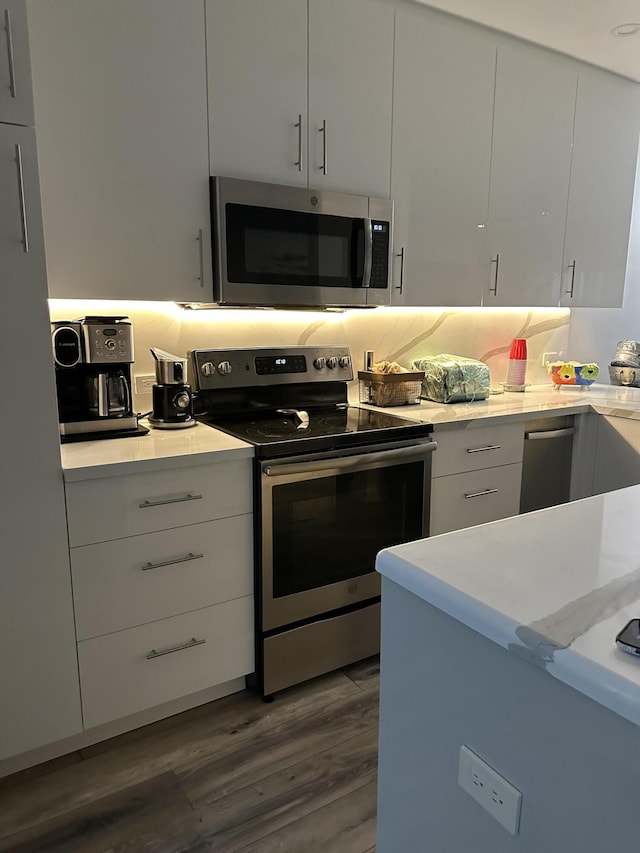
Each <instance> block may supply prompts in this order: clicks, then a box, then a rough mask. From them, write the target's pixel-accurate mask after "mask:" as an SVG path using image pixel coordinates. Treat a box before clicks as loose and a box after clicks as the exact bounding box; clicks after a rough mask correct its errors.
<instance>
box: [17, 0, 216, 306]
mask: <svg viewBox="0 0 640 853" xmlns="http://www.w3.org/2000/svg"><path fill="white" fill-rule="evenodd" d="M29 27H30V37H31V58H32V70H33V81H34V101H35V108H36V119H37V124H38V145H39V150H40V171H41V176H42V208H43V216H44V230H45V241H46V249H47V269H48V275H49V292H50V295H51V296H57V297H80V298H113V299H116V298H117V299H175V300H178V301H211V299H212V298H213V291H212V283H211V259H210V235H209V218H210V214H209V181H208V175H209V156H208V139H207V112H206V110H207V107H206V104H207V91H206V87H207V80H206V55H205V37H204V6H203V2H202V0H181V2H180V3H175V2H173V0H136V2H135V3H131V2H130V1H129V0H108V2H104V0H56V2H55V3H51V2H50V0H30V3H29Z"/></svg>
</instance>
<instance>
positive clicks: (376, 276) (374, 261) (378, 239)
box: [369, 219, 390, 288]
mask: <svg viewBox="0 0 640 853" xmlns="http://www.w3.org/2000/svg"><path fill="white" fill-rule="evenodd" d="M389 230H390V224H389V222H383V221H381V220H379V219H373V220H372V222H371V279H370V280H369V287H373V288H376V287H377V288H385V287H387V286H388V284H389Z"/></svg>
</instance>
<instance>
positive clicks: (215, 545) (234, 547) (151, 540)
mask: <svg viewBox="0 0 640 853" xmlns="http://www.w3.org/2000/svg"><path fill="white" fill-rule="evenodd" d="M71 568H72V572H73V597H74V602H75V614H76V626H77V633H78V639H79V640H86V639H88V638H89V637H96V636H98V635H100V634H107V633H109V632H112V631H120V630H123V629H125V628H131V627H133V626H134V625H142V624H145V623H146V622H152V621H154V620H157V619H163V618H165V617H168V616H175V615H178V614H180V613H186V612H187V611H189V610H196V609H197V608H199V607H203V606H205V605H207V604H218V603H220V602H223V601H229V600H230V599H233V598H241V597H242V596H245V595H251V594H252V593H253V516H252V515H238V516H234V517H233V518H224V519H219V520H217V521H209V522H204V523H202V524H191V525H189V526H187V527H178V528H176V529H174V530H162V531H159V532H158V533H148V534H146V535H143V536H130V537H129V538H127V539H119V540H116V541H115V542H102V543H99V544H97V545H85V546H84V547H81V548H72V550H71Z"/></svg>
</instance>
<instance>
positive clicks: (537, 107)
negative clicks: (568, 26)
mask: <svg viewBox="0 0 640 853" xmlns="http://www.w3.org/2000/svg"><path fill="white" fill-rule="evenodd" d="M576 83H577V72H576V64H575V63H569V62H568V61H562V60H560V59H557V58H556V57H554V56H553V55H552V54H550V53H548V52H546V51H541V50H539V49H536V48H534V47H529V46H528V45H525V44H522V43H516V42H508V43H506V42H505V43H504V44H501V45H500V46H499V49H498V66H497V76H496V97H495V110H494V124H493V149H492V158H491V189H490V197H489V230H488V234H489V244H490V259H491V268H490V271H488V274H487V283H486V286H485V291H484V292H485V296H484V300H483V302H484V304H485V305H489V306H494V305H533V306H535V305H557V304H558V301H559V298H560V275H561V270H562V252H563V246H564V231H565V222H566V209H567V194H568V191H569V170H570V161H571V143H572V137H573V119H574V110H575V98H576Z"/></svg>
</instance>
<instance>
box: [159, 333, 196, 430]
mask: <svg viewBox="0 0 640 853" xmlns="http://www.w3.org/2000/svg"><path fill="white" fill-rule="evenodd" d="M151 355H152V356H153V357H154V359H155V360H156V384H155V385H154V386H153V414H152V415H151V416H150V417H149V423H150V424H151V426H153V427H157V428H159V429H183V428H184V427H191V426H195V424H196V421H195V419H194V417H193V408H192V403H191V401H192V398H193V395H192V394H191V386H190V385H187V359H186V358H180V356H177V355H172V354H171V353H170V352H165V350H161V349H158V348H157V347H152V348H151Z"/></svg>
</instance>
